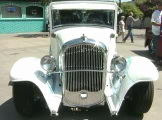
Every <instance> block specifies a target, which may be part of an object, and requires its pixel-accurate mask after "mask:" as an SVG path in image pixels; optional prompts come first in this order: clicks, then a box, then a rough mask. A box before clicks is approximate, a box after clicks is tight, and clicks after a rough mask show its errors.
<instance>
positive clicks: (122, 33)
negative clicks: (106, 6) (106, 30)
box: [122, 32, 124, 40]
mask: <svg viewBox="0 0 162 120" xmlns="http://www.w3.org/2000/svg"><path fill="white" fill-rule="evenodd" d="M122 40H124V32H123V33H122Z"/></svg>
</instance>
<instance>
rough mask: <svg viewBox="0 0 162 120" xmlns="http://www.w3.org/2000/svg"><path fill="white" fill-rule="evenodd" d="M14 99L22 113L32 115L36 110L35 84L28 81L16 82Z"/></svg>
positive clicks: (16, 106)
mask: <svg viewBox="0 0 162 120" xmlns="http://www.w3.org/2000/svg"><path fill="white" fill-rule="evenodd" d="M13 101H14V105H15V108H16V110H17V112H18V113H19V114H20V115H22V116H25V117H31V116H32V115H33V113H34V111H35V103H34V85H33V84H32V83H27V82H22V83H14V84H13Z"/></svg>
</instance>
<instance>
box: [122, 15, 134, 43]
mask: <svg viewBox="0 0 162 120" xmlns="http://www.w3.org/2000/svg"><path fill="white" fill-rule="evenodd" d="M134 21H136V20H135V19H134V18H133V13H132V12H130V13H129V16H128V17H127V20H126V25H127V29H128V33H127V35H126V37H125V38H124V39H123V42H124V43H125V41H126V40H127V39H128V37H129V36H130V38H131V43H134V40H133V33H132V28H133V22H134Z"/></svg>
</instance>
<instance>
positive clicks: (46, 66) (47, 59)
mask: <svg viewBox="0 0 162 120" xmlns="http://www.w3.org/2000/svg"><path fill="white" fill-rule="evenodd" d="M40 64H41V67H42V68H43V70H45V71H47V72H49V73H50V72H53V71H54V70H55V69H56V59H55V58H54V57H53V56H51V55H45V56H43V57H42V58H41V60H40Z"/></svg>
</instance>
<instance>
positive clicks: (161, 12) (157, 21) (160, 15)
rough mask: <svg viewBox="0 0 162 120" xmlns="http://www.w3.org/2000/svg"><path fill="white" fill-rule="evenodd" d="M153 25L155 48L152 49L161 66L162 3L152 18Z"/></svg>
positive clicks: (156, 60)
mask: <svg viewBox="0 0 162 120" xmlns="http://www.w3.org/2000/svg"><path fill="white" fill-rule="evenodd" d="M151 23H152V33H153V40H152V43H153V48H152V50H153V51H152V53H151V54H152V55H155V54H156V57H155V62H156V63H157V64H161V63H162V62H161V58H162V56H161V44H162V43H161V41H160V40H159V39H160V34H161V31H160V29H162V28H161V27H162V2H158V4H157V9H156V10H155V11H154V12H153V14H152V17H151Z"/></svg>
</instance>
